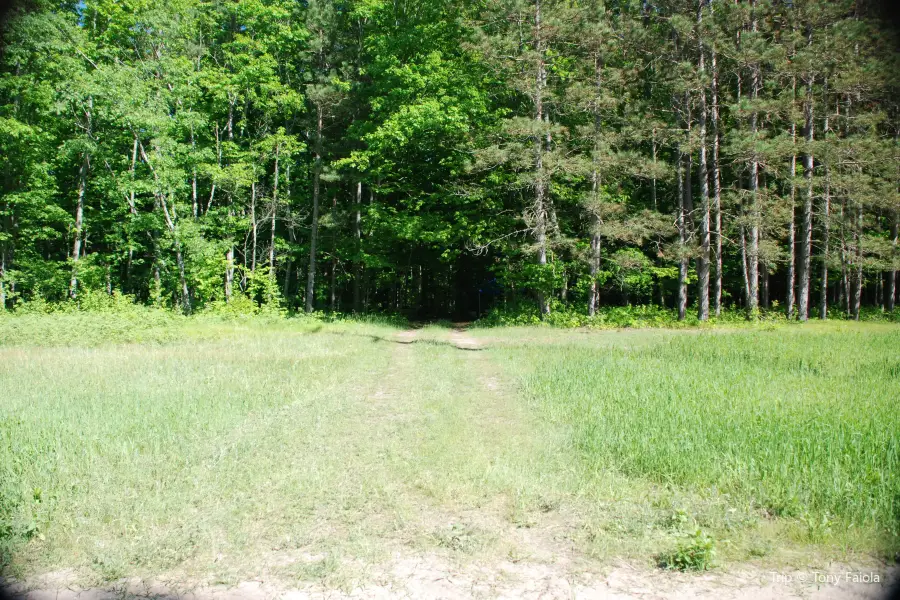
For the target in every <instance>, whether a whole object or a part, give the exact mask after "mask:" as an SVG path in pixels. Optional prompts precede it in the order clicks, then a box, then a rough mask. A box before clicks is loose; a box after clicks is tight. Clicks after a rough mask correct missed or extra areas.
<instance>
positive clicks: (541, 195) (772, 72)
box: [0, 0, 900, 320]
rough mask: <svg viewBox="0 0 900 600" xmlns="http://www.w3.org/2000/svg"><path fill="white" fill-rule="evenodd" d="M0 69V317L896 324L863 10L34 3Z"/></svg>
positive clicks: (489, 0)
mask: <svg viewBox="0 0 900 600" xmlns="http://www.w3.org/2000/svg"><path fill="white" fill-rule="evenodd" d="M3 39H4V44H3V46H2V49H0V153H2V156H3V158H4V160H3V166H2V170H3V174H2V183H0V309H10V308H14V307H15V306H16V304H17V303H19V302H22V301H27V300H28V299H30V298H36V297H42V298H45V299H48V300H53V301H65V300H66V299H70V300H74V301H78V299H79V296H80V295H81V294H83V293H84V292H85V290H97V291H106V292H107V293H113V292H114V291H118V292H120V293H124V294H129V295H132V296H134V297H135V298H136V299H137V300H138V301H141V302H147V303H156V304H160V305H170V306H173V307H180V308H181V310H183V311H185V312H190V311H194V310H198V309H202V308H203V307H207V306H215V305H216V304H217V303H228V302H233V301H235V299H236V298H245V299H249V300H251V301H252V302H255V303H275V304H279V305H283V306H286V307H289V308H294V309H298V310H302V309H305V310H341V311H358V312H364V311H400V312H407V313H408V314H410V315H415V316H421V317H426V316H453V317H461V318H470V317H473V316H477V315H479V314H483V313H484V311H485V310H487V309H488V308H489V307H490V306H498V305H499V303H501V302H504V303H506V305H508V306H522V305H527V306H529V307H532V310H535V311H538V312H539V313H540V314H543V315H546V314H548V313H551V312H553V311H555V310H559V309H560V308H563V307H570V308H571V309H572V310H578V311H582V312H585V313H588V314H593V313H594V311H596V310H598V308H599V307H601V306H603V305H610V304H612V305H622V304H630V303H639V304H647V303H656V304H661V305H663V306H667V307H671V308H673V309H674V310H677V311H678V314H679V316H680V317H682V318H683V317H684V316H685V315H686V314H687V313H688V312H689V311H696V313H697V315H698V317H699V318H700V319H701V320H702V319H706V318H709V317H710V316H711V315H712V316H715V315H718V314H719V313H720V312H721V311H722V310H725V309H726V308H739V309H740V310H744V311H746V313H747V314H748V316H750V317H751V318H752V317H754V316H755V315H756V314H757V313H758V311H759V310H760V309H773V308H775V307H780V309H783V310H784V311H786V313H787V315H788V316H789V317H792V318H800V319H801V320H805V319H807V318H809V317H811V316H819V317H822V318H824V317H825V316H827V314H828V311H829V310H833V311H842V312H844V313H846V314H848V315H850V316H857V317H858V315H859V311H860V307H861V306H863V305H865V304H869V305H874V306H882V307H884V308H886V309H887V310H893V309H894V303H895V298H896V296H897V291H896V288H897V271H898V269H900V252H898V219H900V193H898V183H900V157H898V150H900V146H898V134H900V121H898V99H900V89H898V81H900V78H898V75H900V69H898V57H900V54H898V52H897V40H896V38H895V36H894V34H893V32H892V31H891V29H890V28H889V27H888V26H887V25H886V24H885V23H884V21H883V20H882V15H881V14H880V13H879V11H878V9H877V7H876V6H875V5H874V4H872V3H871V2H867V1H864V0H793V1H781V0H749V1H747V0H744V1H735V2H733V1H730V0H729V1H727V2H726V1H724V0H691V1H687V0H660V1H658V2H653V3H650V2H646V1H638V0H606V1H604V0H586V1H583V2H582V1H579V2H559V1H555V0H419V1H415V2H413V1H409V0H390V1H388V0H347V1H332V0H303V1H299V2H297V1H292V0H155V1H153V2H150V1H148V0H128V1H127V2H122V1H112V0H85V1H83V2H78V3H73V2H69V1H66V2H54V1H51V0H35V2H33V3H32V4H31V5H30V6H28V7H27V9H26V8H22V9H20V10H19V12H18V13H16V14H14V15H13V16H12V17H11V18H10V19H9V20H8V22H7V23H6V24H5V25H4V31H3Z"/></svg>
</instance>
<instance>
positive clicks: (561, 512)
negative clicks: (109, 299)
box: [0, 311, 900, 585]
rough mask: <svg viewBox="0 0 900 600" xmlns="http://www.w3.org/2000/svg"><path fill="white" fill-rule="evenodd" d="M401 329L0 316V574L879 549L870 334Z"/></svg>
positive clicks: (886, 363) (874, 352) (889, 396)
mask: <svg viewBox="0 0 900 600" xmlns="http://www.w3.org/2000/svg"><path fill="white" fill-rule="evenodd" d="M399 332H400V329H399V328H397V327H394V326H390V325H386V324H383V323H379V322H370V323H359V322H353V321H350V320H340V321H335V322H321V321H318V320H315V319H306V318H303V319H284V318H281V317H255V318H251V319H224V318H216V317H212V316H205V317H192V318H189V319H188V318H181V317H173V316H171V315H167V314H162V313H156V312H152V311H151V312H150V313H149V316H148V317H147V318H145V319H143V320H142V319H140V315H137V316H135V315H130V314H126V315H124V316H123V315H118V316H117V315H116V314H111V315H99V316H98V315H90V314H80V313H71V314H55V315H42V316H41V315H25V316H24V317H23V316H16V317H3V318H0V525H2V526H3V527H5V529H4V530H3V531H4V533H3V536H0V538H2V539H0V542H2V544H3V546H2V549H3V551H4V552H5V554H6V558H7V559H8V560H10V561H11V563H10V566H9V569H10V571H11V572H13V573H14V574H29V573H37V572H42V571H46V570H52V569H58V568H64V567H72V568H75V569H77V570H78V571H79V572H80V573H82V574H84V576H85V577H86V578H87V579H86V580H85V581H105V580H111V579H116V578H118V577H123V576H133V575H137V576H144V575H154V574H156V575H158V574H161V573H167V574H169V575H171V576H173V577H176V578H177V577H186V578H194V577H196V578H200V579H203V580H206V581H223V582H234V581H238V580H240V579H242V578H246V577H252V576H254V575H256V574H258V573H260V572H262V571H266V570H267V572H269V573H270V574H274V576H277V577H282V578H287V579H288V580H291V579H292V578H309V577H315V578H320V579H322V580H327V583H328V584H329V585H345V584H347V585H349V584H348V583H347V582H348V581H351V580H353V579H354V578H355V577H357V575H358V573H355V572H354V571H353V570H352V569H349V568H348V567H347V565H348V564H351V565H352V564H357V563H354V561H356V560H363V561H375V562H377V561H379V560H384V559H386V558H387V557H388V556H389V555H390V554H391V553H392V552H395V551H398V552H420V551H429V552H445V553H449V554H450V555H452V556H456V557H481V558H485V559H490V558H494V559H497V558H500V557H503V556H507V555H509V556H519V557H521V556H528V553H529V552H530V551H532V550H533V548H529V547H528V546H522V545H521V542H520V541H516V540H519V537H517V536H516V535H515V532H516V531H517V530H520V529H523V528H524V529H530V528H534V531H535V532H540V531H546V532H550V531H552V532H553V534H552V535H551V534H549V533H547V534H545V535H547V536H548V537H550V538H554V539H557V538H560V537H562V538H563V539H566V540H571V541H572V542H573V543H574V544H575V545H576V547H577V548H580V549H581V550H583V551H585V552H587V553H589V554H593V555H594V556H595V557H597V558H600V559H609V558H613V557H631V558H637V559H640V560H645V561H648V563H649V562H650V561H651V560H652V559H653V556H655V555H656V554H657V553H659V552H661V551H665V550H668V549H671V548H673V547H674V546H675V545H676V544H677V543H678V541H679V540H680V539H681V535H682V534H683V533H685V532H691V531H694V529H695V528H696V527H697V526H700V527H702V528H703V529H704V531H705V532H707V533H709V534H710V535H712V536H713V537H714V538H715V539H716V540H717V542H718V543H719V550H720V556H722V557H723V558H724V559H725V560H738V561H740V560H747V559H756V558H758V557H761V556H766V557H769V558H770V559H772V560H782V559H783V558H779V557H780V556H782V555H783V553H781V551H782V550H786V551H796V552H800V551H803V552H807V553H809V552H814V553H818V554H819V555H821V556H826V557H827V556H835V555H836V554H838V553H840V552H846V551H850V552H864V553H865V552H875V553H885V552H890V551H892V550H896V549H897V547H898V538H897V523H898V513H897V506H898V498H900V493H898V489H900V488H898V476H900V466H898V434H900V422H898V421H900V417H898V411H896V410H894V408H895V406H894V405H895V404H896V398H897V394H896V389H897V387H898V386H897V383H898V374H900V366H898V354H897V352H896V349H897V348H898V347H900V329H898V328H897V327H896V326H895V325H890V324H877V325H876V324H869V325H867V324H863V325H856V324H850V323H841V324H835V325H825V326H821V325H811V326H805V327H797V326H779V327H776V328H768V327H757V328H749V329H741V330H740V331H731V330H724V329H711V330H708V331H704V332H697V331H691V332H675V331H666V330H653V331H637V330H635V331H627V332H613V331H608V332H584V331H564V330H555V329H548V328H528V327H523V328H510V329H502V328H500V329H484V330H472V331H470V332H467V333H466V334H465V335H468V336H472V337H475V338H477V339H478V341H479V342H480V346H481V349H480V350H478V351H469V350H466V351H461V350H458V349H457V348H456V347H455V344H456V343H457V342H458V339H459V335H460V334H458V333H455V332H454V331H453V330H452V329H448V328H447V327H446V326H431V327H425V328H424V329H421V330H419V331H418V332H417V333H416V334H415V340H416V342H415V343H405V342H408V341H410V340H409V339H407V338H403V337H398V336H397V334H398V333H399ZM400 342H403V343H400ZM301 555H302V556H315V557H319V558H316V559H315V560H313V561H312V562H310V563H309V564H307V563H306V562H303V561H301V562H299V563H298V562H296V560H297V557H298V556H301ZM348 569H349V570H348Z"/></svg>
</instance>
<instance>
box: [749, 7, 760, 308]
mask: <svg viewBox="0 0 900 600" xmlns="http://www.w3.org/2000/svg"><path fill="white" fill-rule="evenodd" d="M753 29H754V30H756V21H755V20H754V21H753ZM759 87H760V76H759V67H758V66H757V65H754V66H753V68H752V77H751V83H750V94H751V96H750V100H751V102H755V101H756V100H757V98H758V97H759ZM758 119H759V115H758V114H757V112H756V110H755V108H754V111H753V112H752V113H751V115H750V133H751V135H752V137H753V140H754V142H755V141H756V137H757V131H758V126H757V123H758ZM759 217H760V214H759V160H758V159H757V157H756V149H755V148H754V149H753V160H751V161H750V248H749V251H748V253H747V279H748V296H747V315H748V316H749V317H750V318H755V317H756V315H757V313H758V312H759Z"/></svg>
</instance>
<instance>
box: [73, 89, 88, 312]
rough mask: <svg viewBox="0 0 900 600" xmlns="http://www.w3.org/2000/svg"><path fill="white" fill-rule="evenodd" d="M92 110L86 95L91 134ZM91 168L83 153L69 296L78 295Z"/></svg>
mask: <svg viewBox="0 0 900 600" xmlns="http://www.w3.org/2000/svg"><path fill="white" fill-rule="evenodd" d="M93 110H94V98H93V97H92V96H89V97H88V107H87V110H86V111H85V123H86V128H85V131H86V134H87V136H88V137H90V135H91V113H92V112H93ZM90 168H91V156H90V154H88V153H87V152H85V153H84V155H83V156H82V160H81V167H80V168H79V169H78V195H77V198H76V201H75V242H74V243H73V244H72V279H71V280H70V281H69V297H70V298H72V299H74V298H75V296H77V295H78V260H79V259H80V258H81V232H82V229H83V227H84V193H85V188H86V187H87V176H88V170H89V169H90Z"/></svg>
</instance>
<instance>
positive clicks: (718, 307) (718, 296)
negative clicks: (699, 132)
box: [711, 46, 722, 317]
mask: <svg viewBox="0 0 900 600" xmlns="http://www.w3.org/2000/svg"><path fill="white" fill-rule="evenodd" d="M711 60H712V111H711V113H712V114H711V116H712V128H713V147H712V161H713V211H714V213H715V234H716V283H715V293H714V297H715V300H714V305H715V311H716V316H717V317H718V316H719V315H721V314H722V179H721V177H722V172H721V168H720V166H719V71H718V67H717V64H716V49H715V46H713V48H712V57H711Z"/></svg>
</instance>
